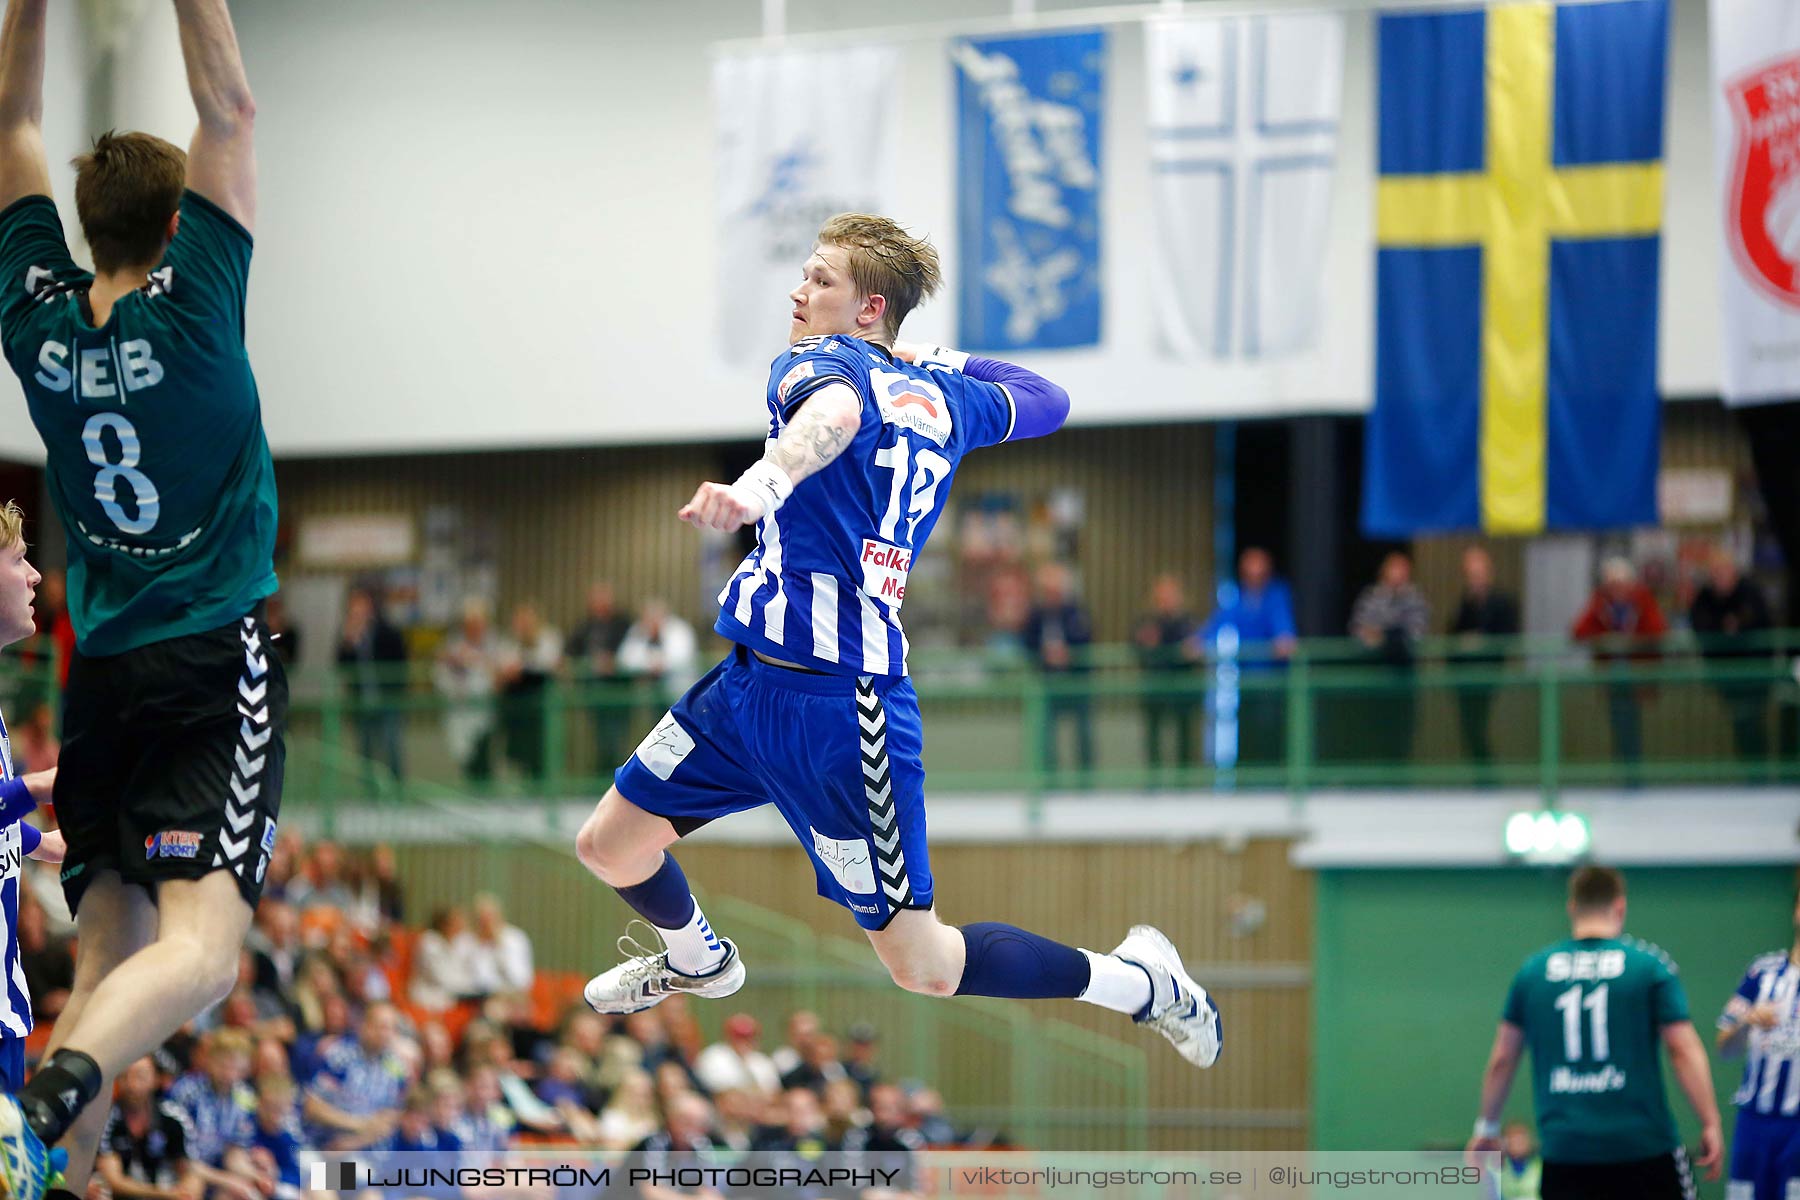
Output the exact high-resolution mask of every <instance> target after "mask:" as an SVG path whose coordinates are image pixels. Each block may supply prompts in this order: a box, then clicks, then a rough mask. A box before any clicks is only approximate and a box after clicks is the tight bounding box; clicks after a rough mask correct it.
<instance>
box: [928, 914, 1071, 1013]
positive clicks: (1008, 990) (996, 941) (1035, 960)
mask: <svg viewBox="0 0 1800 1200" xmlns="http://www.w3.org/2000/svg"><path fill="white" fill-rule="evenodd" d="M962 935H963V943H964V945H965V946H966V947H967V959H966V960H965V961H964V963H963V974H962V982H961V983H959V984H957V986H956V994H957V995H959V996H1005V997H1007V998H1009V999H1013V1000H1030V999H1048V998H1073V997H1075V996H1079V995H1081V993H1082V992H1084V991H1086V990H1087V985H1088V977H1089V975H1090V973H1091V972H1090V969H1089V967H1088V960H1087V956H1086V955H1085V954H1083V953H1082V952H1081V951H1079V950H1077V949H1075V948H1074V947H1073V946H1065V945H1063V944H1062V943H1061V942H1053V941H1051V940H1050V939H1049V938H1046V937H1039V936H1038V935H1037V934H1035V933H1028V932H1026V931H1025V930H1023V929H1019V928H1017V927H1016V926H1013V925H1002V924H1000V923H999V922H998V921H981V922H977V923H976V924H974V925H964V926H963V927H962Z"/></svg>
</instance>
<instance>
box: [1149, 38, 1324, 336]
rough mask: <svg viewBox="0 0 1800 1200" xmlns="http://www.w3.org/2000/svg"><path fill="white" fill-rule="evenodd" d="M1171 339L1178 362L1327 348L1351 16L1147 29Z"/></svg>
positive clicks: (1164, 298) (1157, 284)
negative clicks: (1319, 343) (1321, 339)
mask: <svg viewBox="0 0 1800 1200" xmlns="http://www.w3.org/2000/svg"><path fill="white" fill-rule="evenodd" d="M1144 53H1145V63H1144V78H1145V81H1146V84H1147V86H1148V96H1147V97H1146V99H1147V101H1148V107H1149V113H1150V172H1151V191H1150V195H1151V205H1152V218H1153V220H1154V222H1155V226H1154V228H1155V233H1154V243H1153V244H1154V246H1155V248H1156V253H1154V254H1152V255H1151V256H1150V260H1149V264H1148V271H1147V272H1146V273H1147V274H1148V276H1149V279H1150V287H1151V290H1152V293H1153V295H1154V297H1155V304H1154V306H1153V311H1154V312H1155V319H1156V325H1157V333H1158V340H1159V342H1160V343H1161V345H1162V348H1163V349H1164V350H1165V351H1166V352H1168V353H1169V354H1170V355H1172V356H1173V357H1176V358H1192V359H1200V358H1206V359H1214V360H1232V359H1236V360H1243V361H1255V360H1261V359H1272V358H1281V357H1285V356H1288V355H1292V354H1296V353H1300V352H1303V351H1305V350H1308V349H1310V348H1311V347H1312V346H1313V344H1314V343H1315V341H1316V340H1317V336H1318V331H1319V327H1320V321H1321V318H1322V313H1321V309H1322V308H1323V304H1322V295H1323V292H1324V278H1325V252H1326V249H1327V246H1328V245H1329V239H1330V233H1331V228H1330V226H1331V184H1332V178H1333V176H1334V175H1335V174H1336V172H1337V141H1338V117H1339V112H1340V109H1341V105H1342V95H1343V75H1344V18H1343V17H1342V15H1340V14H1337V13H1282V14H1273V15H1269V16H1257V17H1191V18H1168V19H1160V20H1154V21H1150V22H1149V23H1148V24H1147V25H1146V26H1145V31H1144Z"/></svg>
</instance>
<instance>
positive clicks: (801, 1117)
mask: <svg viewBox="0 0 1800 1200" xmlns="http://www.w3.org/2000/svg"><path fill="white" fill-rule="evenodd" d="M782 1106H783V1112H784V1116H785V1118H786V1119H785V1120H784V1122H783V1123H782V1124H781V1125H780V1126H778V1127H777V1128H774V1129H770V1130H766V1131H764V1133H763V1136H762V1137H761V1138H760V1139H759V1140H758V1141H757V1142H756V1144H755V1145H754V1146H753V1147H752V1149H754V1150H757V1151H760V1152H762V1153H764V1154H773V1155H776V1156H778V1161H782V1160H785V1159H786V1158H788V1157H790V1156H792V1157H798V1158H802V1159H813V1158H817V1157H818V1156H819V1155H820V1154H823V1153H825V1152H826V1151H828V1150H835V1149H837V1147H836V1146H834V1145H832V1143H831V1137H830V1135H829V1134H828V1133H827V1131H826V1128H825V1112H824V1110H823V1109H822V1108H821V1107H820V1106H819V1095H818V1093H817V1092H815V1091H813V1090H812V1089H811V1088H806V1087H791V1088H789V1089H788V1090H787V1091H786V1092H784V1093H783V1094H782Z"/></svg>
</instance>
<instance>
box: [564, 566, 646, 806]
mask: <svg viewBox="0 0 1800 1200" xmlns="http://www.w3.org/2000/svg"><path fill="white" fill-rule="evenodd" d="M630 631H631V615H630V614H629V613H625V612H622V611H620V609H619V607H618V600H617V598H616V597H615V595H614V594H613V586H612V584H610V583H608V582H606V581H605V580H603V579H602V580H597V581H595V583H594V584H593V585H592V586H591V587H589V588H588V595H587V614H586V616H584V617H583V618H582V620H581V624H579V625H577V626H575V628H574V629H573V630H571V631H570V633H569V665H570V666H571V667H572V668H574V671H575V677H576V679H577V680H578V681H580V682H581V683H582V684H583V685H585V686H590V687H593V688H597V689H604V690H605V691H606V692H613V693H616V692H617V691H618V690H619V689H620V687H621V685H623V684H625V683H627V682H628V681H629V680H630V676H629V675H628V674H627V673H626V672H625V671H624V669H623V668H621V667H620V666H619V649H620V647H622V646H624V644H625V637H626V635H627V634H628V633H630ZM591 711H592V713H593V721H594V771H595V773H596V774H598V775H599V776H600V778H602V779H605V778H607V777H608V776H610V775H611V774H612V770H613V768H614V767H616V766H618V765H619V764H620V763H621V762H622V761H624V758H625V755H626V754H627V753H628V752H629V751H630V746H629V744H628V743H627V741H626V739H627V738H628V737H629V736H630V730H631V705H630V704H629V703H626V702H624V701H623V700H622V699H620V698H618V697H617V696H616V695H596V696H595V700H594V703H593V704H592V705H591Z"/></svg>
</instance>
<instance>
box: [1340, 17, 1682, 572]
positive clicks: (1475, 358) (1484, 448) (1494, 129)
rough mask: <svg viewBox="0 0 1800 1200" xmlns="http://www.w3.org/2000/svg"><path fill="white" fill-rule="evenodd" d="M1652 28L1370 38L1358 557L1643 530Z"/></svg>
mask: <svg viewBox="0 0 1800 1200" xmlns="http://www.w3.org/2000/svg"><path fill="white" fill-rule="evenodd" d="M1668 21H1669V12H1668V6H1667V4H1666V2H1665V0H1620V2H1617V3H1597V4H1579V3H1578V4H1566V5H1560V6H1552V5H1550V4H1544V3H1521V4H1508V5H1502V6H1497V7H1495V8H1491V9H1487V10H1476V11H1472V12H1470V11H1456V12H1429V13H1407V14H1401V15H1388V16H1383V17H1381V18H1380V35H1379V36H1380V56H1381V62H1380V71H1379V75H1380V83H1379V86H1380V122H1379V124H1380V133H1379V136H1380V149H1379V160H1380V162H1379V172H1380V179H1379V182H1378V185H1377V196H1376V208H1377V217H1376V224H1377V242H1378V245H1379V249H1378V252H1377V263H1376V346H1375V408H1374V411H1373V412H1371V413H1370V415H1369V420H1368V425H1367V434H1366V453H1365V461H1364V474H1363V513H1362V520H1363V527H1364V529H1365V530H1366V531H1367V532H1368V533H1370V534H1371V535H1375V536H1387V537H1404V536H1409V535H1411V534H1414V533H1421V532H1425V531H1429V530H1448V529H1472V528H1481V529H1484V530H1486V531H1488V532H1490V533H1508V534H1513V533H1531V532H1534V531H1536V530H1540V529H1545V528H1564V529H1598V528H1613V527H1620V526H1629V525H1640V524H1651V523H1654V522H1655V520H1656V469H1657V456H1658V448H1659V418H1660V412H1659V408H1660V405H1659V402H1658V396H1657V389H1656V329H1657V275H1658V255H1659V250H1660V238H1659V234H1660V231H1661V228H1662V195H1663V179H1662V162H1661V159H1662V155H1663V92H1664V88H1665V86H1666V83H1665V76H1666V65H1667V50H1668V36H1669V35H1668Z"/></svg>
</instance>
